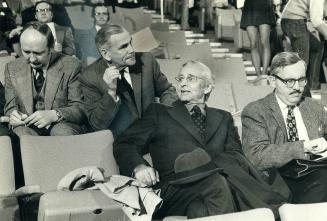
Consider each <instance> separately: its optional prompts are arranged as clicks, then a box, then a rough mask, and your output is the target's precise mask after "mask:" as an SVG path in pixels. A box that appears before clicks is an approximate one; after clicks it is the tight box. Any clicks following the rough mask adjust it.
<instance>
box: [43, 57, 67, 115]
mask: <svg viewBox="0 0 327 221" xmlns="http://www.w3.org/2000/svg"><path fill="white" fill-rule="evenodd" d="M59 57H60V54H57V53H52V55H51V58H50V64H49V68H48V70H47V76H46V85H45V86H46V87H45V97H44V102H45V109H47V110H50V109H51V108H52V104H53V101H54V99H55V96H56V93H57V91H58V88H59V85H60V82H61V79H62V77H63V75H64V73H63V72H61V68H62V67H63V65H62V63H61V62H57V64H56V65H54V63H55V62H56V61H57V59H58V58H59Z"/></svg>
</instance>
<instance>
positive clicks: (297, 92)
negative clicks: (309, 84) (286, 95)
mask: <svg viewBox="0 0 327 221" xmlns="http://www.w3.org/2000/svg"><path fill="white" fill-rule="evenodd" d="M301 93H302V91H300V90H294V91H292V92H291V93H290V95H293V94H301Z"/></svg>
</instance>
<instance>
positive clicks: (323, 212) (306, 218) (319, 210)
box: [279, 203, 327, 221]
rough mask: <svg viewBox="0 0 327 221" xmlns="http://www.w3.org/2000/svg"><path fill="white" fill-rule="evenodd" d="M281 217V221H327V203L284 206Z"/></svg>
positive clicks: (280, 211) (280, 210) (281, 209)
mask: <svg viewBox="0 0 327 221" xmlns="http://www.w3.org/2000/svg"><path fill="white" fill-rule="evenodd" d="M279 215H280V219H281V221H326V220H327V203H312V204H284V205H283V206H281V207H279Z"/></svg>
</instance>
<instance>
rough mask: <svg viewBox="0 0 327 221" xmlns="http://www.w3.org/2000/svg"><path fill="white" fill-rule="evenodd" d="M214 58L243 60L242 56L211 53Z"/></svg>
mask: <svg viewBox="0 0 327 221" xmlns="http://www.w3.org/2000/svg"><path fill="white" fill-rule="evenodd" d="M212 57H214V58H243V54H237V53H213V54H212Z"/></svg>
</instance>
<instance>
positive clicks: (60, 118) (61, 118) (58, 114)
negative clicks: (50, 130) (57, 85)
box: [55, 110, 64, 122]
mask: <svg viewBox="0 0 327 221" xmlns="http://www.w3.org/2000/svg"><path fill="white" fill-rule="evenodd" d="M55 111H56V115H57V117H58V120H57V122H59V121H62V120H63V119H64V117H63V116H62V115H61V113H60V112H59V111H58V110H55Z"/></svg>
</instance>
